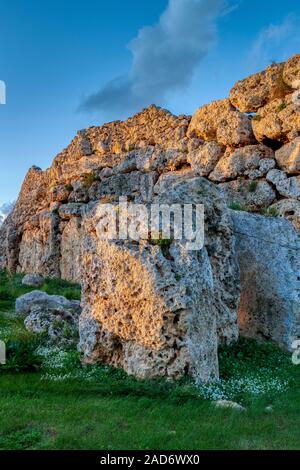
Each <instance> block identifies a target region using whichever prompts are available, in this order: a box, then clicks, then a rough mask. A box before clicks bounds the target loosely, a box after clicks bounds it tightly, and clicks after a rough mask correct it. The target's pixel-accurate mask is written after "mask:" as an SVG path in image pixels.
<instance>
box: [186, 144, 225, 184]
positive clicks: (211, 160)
mask: <svg viewBox="0 0 300 470" xmlns="http://www.w3.org/2000/svg"><path fill="white" fill-rule="evenodd" d="M224 151H225V149H224V147H223V146H222V145H219V144H218V143H217V142H214V141H212V142H205V143H204V144H203V145H201V146H199V147H198V148H196V149H193V150H191V151H190V152H189V154H188V157H187V161H188V163H190V165H191V167H192V169H193V170H194V171H195V173H197V174H198V175H200V176H208V175H209V174H210V173H211V172H212V171H213V169H214V168H215V166H216V164H217V163H218V161H219V160H220V158H221V157H222V156H223V154H224Z"/></svg>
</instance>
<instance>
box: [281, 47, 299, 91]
mask: <svg viewBox="0 0 300 470" xmlns="http://www.w3.org/2000/svg"><path fill="white" fill-rule="evenodd" d="M283 79H284V81H285V83H287V84H288V85H289V86H290V87H292V88H298V87H299V84H300V54H296V55H294V56H293V57H291V58H290V59H289V60H288V61H287V62H286V63H285V65H284V69H283Z"/></svg>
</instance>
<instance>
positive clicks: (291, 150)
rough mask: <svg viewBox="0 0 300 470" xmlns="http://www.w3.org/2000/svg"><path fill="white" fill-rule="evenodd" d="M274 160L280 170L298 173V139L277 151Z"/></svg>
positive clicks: (299, 164) (299, 154) (299, 138)
mask: <svg viewBox="0 0 300 470" xmlns="http://www.w3.org/2000/svg"><path fill="white" fill-rule="evenodd" d="M275 158H276V161H277V163H278V166H279V168H280V169H281V170H284V171H286V172H287V173H300V137H297V138H296V139H294V140H293V141H292V142H290V143H289V144H286V145H284V146H283V147H281V148H280V149H279V150H277V152H275Z"/></svg>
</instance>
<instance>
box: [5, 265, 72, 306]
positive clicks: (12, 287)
mask: <svg viewBox="0 0 300 470" xmlns="http://www.w3.org/2000/svg"><path fill="white" fill-rule="evenodd" d="M22 278H23V275H22V274H14V275H10V274H8V273H7V272H4V271H0V312H6V311H9V310H13V309H14V305H15V301H16V299H17V297H20V296H21V295H24V294H27V293H28V292H31V291H33V290H36V288H33V287H26V286H23V285H22ZM39 290H42V291H44V292H47V294H49V295H54V294H56V295H63V296H64V297H67V299H69V300H77V299H80V286H79V285H77V284H70V283H69V282H66V281H63V280H61V279H46V280H45V284H44V285H43V287H41V288H40V289H39Z"/></svg>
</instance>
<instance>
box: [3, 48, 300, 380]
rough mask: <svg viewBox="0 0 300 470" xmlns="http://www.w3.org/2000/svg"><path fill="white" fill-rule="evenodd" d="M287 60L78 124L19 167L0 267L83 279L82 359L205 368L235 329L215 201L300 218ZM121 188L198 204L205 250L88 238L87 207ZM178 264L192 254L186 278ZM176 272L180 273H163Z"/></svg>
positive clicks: (149, 198) (232, 285) (297, 134)
mask: <svg viewBox="0 0 300 470" xmlns="http://www.w3.org/2000/svg"><path fill="white" fill-rule="evenodd" d="M299 67H300V60H299V56H298V55H297V56H294V57H292V58H291V59H290V60H289V61H287V62H286V63H283V64H274V65H272V66H270V67H269V68H268V69H267V70H266V71H263V72H261V73H258V74H256V75H253V76H251V77H249V78H247V79H245V80H243V81H240V82H238V83H237V84H236V85H235V86H234V87H233V89H232V90H231V92H230V96H229V98H226V99H224V100H219V101H215V102H213V103H211V104H207V105H205V106H202V107H201V108H199V109H198V110H197V111H196V112H195V114H194V116H192V117H190V116H184V115H182V116H178V117H177V116H173V115H172V114H171V113H169V112H168V111H166V110H164V109H160V108H157V107H155V106H150V107H149V108H148V109H145V110H143V111H142V112H141V113H139V114H137V115H135V116H133V117H132V118H130V119H128V120H127V121H125V122H121V121H116V122H112V123H109V124H105V125H103V126H101V127H91V128H89V129H85V130H82V131H79V132H78V134H77V136H76V137H75V138H74V140H73V141H72V142H71V144H70V145H69V146H68V147H67V148H66V149H65V150H63V151H62V152H61V153H60V154H59V155H57V157H56V158H55V159H54V161H53V164H52V166H51V168H49V169H47V170H46V171H42V170H41V169H39V168H36V167H32V168H31V169H30V170H29V172H28V174H27V176H26V178H25V181H24V183H23V186H22V189H21V192H20V196H19V198H18V201H17V204H16V207H15V209H14V211H13V212H12V214H11V215H10V216H9V217H8V218H7V219H6V220H5V222H4V224H3V226H2V228H1V230H0V269H1V268H8V269H10V270H15V271H18V272H25V273H27V272H29V273H40V274H42V275H43V276H50V277H54V276H55V277H63V278H64V279H67V280H70V281H78V282H82V284H83V305H84V310H83V314H82V319H81V349H82V351H83V353H84V355H85V357H86V360H89V361H94V360H95V361H96V360H102V361H104V362H108V363H113V364H116V365H121V366H122V367H124V368H125V369H126V370H128V371H130V372H132V373H135V374H137V375H143V376H145V375H165V374H166V375H169V376H180V375H181V374H183V373H184V371H186V370H187V369H189V370H190V371H192V373H194V374H195V375H197V374H198V375H199V377H202V378H203V379H204V380H205V379H207V378H208V377H209V376H214V375H216V373H217V372H216V371H217V364H216V354H215V352H216V347H217V346H216V345H217V342H218V341H219V342H230V341H232V340H233V339H235V338H236V337H237V335H238V327H237V320H236V319H237V302H238V295H239V280H238V268H237V265H236V261H235V251H234V248H233V246H234V244H233V235H232V223H231V219H230V217H229V215H228V210H227V206H229V207H236V208H240V209H243V210H246V211H251V212H256V213H266V214H268V215H270V214H272V215H276V214H278V215H279V216H281V217H284V218H286V219H287V221H290V222H291V223H292V224H293V226H294V227H295V229H296V230H298V231H299V229H300V208H299V204H300V167H299V139H300V98H299V96H300V91H299V89H300V78H299V77H300V68H299ZM251 113H255V114H251ZM120 196H126V197H127V198H128V201H129V202H132V203H133V202H135V203H144V204H150V203H151V202H159V201H162V202H166V203H168V202H174V201H179V202H180V203H182V202H183V201H187V202H188V203H191V202H194V203H195V202H199V201H200V202H202V203H204V205H205V208H206V240H205V248H204V249H203V250H202V251H201V252H199V253H198V254H197V255H196V254H195V253H183V250H182V249H181V247H180V245H179V244H175V243H174V244H172V246H171V247H170V253H171V252H174V257H173V255H172V256H171V259H167V258H165V256H163V253H162V252H161V250H160V248H159V247H158V246H156V247H154V246H152V245H151V243H149V242H148V243H145V244H144V245H141V246H140V250H137V248H136V246H135V245H134V244H126V243H125V242H124V243H123V245H122V244H121V245H120V244H117V243H111V244H110V245H107V246H104V245H103V243H100V242H99V243H96V240H95V232H94V230H93V228H92V225H93V223H94V222H95V215H94V213H93V210H94V209H93V207H94V206H95V207H97V205H98V204H100V203H111V204H116V203H117V201H118V198H119V197H120ZM262 220H266V226H268V227H270V228H271V226H270V223H271V222H269V219H262ZM285 226H286V227H289V222H287V223H286V225H285ZM287 230H288V229H287ZM293 233H294V232H293ZM287 236H288V235H287ZM272 237H273V234H272V233H270V234H269V238H272ZM295 237H296V235H295ZM263 246H264V247H265V249H267V248H268V247H267V245H263ZM112 254H114V255H115V258H114V259H113V258H112ZM175 254H176V257H175ZM274 255H275V253H274ZM173 258H174V261H172V259H173ZM266 259H268V256H267V255H266ZM183 260H185V261H183ZM283 260H286V258H284V257H283V258H282V261H283ZM287 262H288V261H287ZM183 265H185V266H192V268H191V273H194V277H195V279H197V282H196V283H195V282H194V280H193V275H192V274H191V273H188V272H185V271H187V269H186V268H185V271H184V269H183V267H182V266H183ZM125 266H126V269H127V271H126V272H125V271H124V270H125ZM158 267H159V269H158ZM81 269H82V270H81ZM135 269H136V270H137V272H139V273H140V277H138V279H137V277H136V273H135ZM160 269H161V270H162V272H159V270H160ZM181 270H183V271H184V272H183V274H180V272H181ZM119 273H122V276H121V274H120V275H119ZM126 273H127V275H128V279H131V280H132V281H134V283H136V284H137V285H139V286H140V287H139V291H138V292H136V289H137V288H136V287H135V286H134V283H133V285H132V287H131V289H129V287H128V285H127V281H126ZM162 273H165V278H164V280H163V281H162V280H161V274H162ZM172 273H173V274H172ZM271 274H272V273H271ZM271 274H270V275H271ZM172 276H173V277H172ZM175 276H176V277H178V278H180V279H181V280H180V281H176V283H175V281H174V279H175ZM119 277H122V279H119ZM114 278H115V280H114ZM173 278H174V279H173ZM175 280H176V279H175ZM138 281H139V282H138ZM131 284H132V283H131ZM188 284H190V285H192V286H193V289H192V290H193V291H194V292H195V294H194V292H190V291H189V288H188ZM243 286H244V287H243V289H245V284H243ZM115 289H117V290H116V291H115ZM168 296H169V297H170V296H171V297H172V299H173V300H172V302H173V303H172V304H170V299H169V297H168ZM124 299H126V302H124ZM136 299H139V300H140V302H141V305H142V307H141V308H139V307H138V305H137V300H136ZM174 302H175V303H176V302H177V303H178V308H177V304H176V305H175V304H174ZM158 305H159V306H160V308H158V307H157V306H158ZM179 306H180V307H179ZM258 307H259V305H258ZM178 309H179V314H178ZM209 311H210V312H211V316H209V315H208V312H209ZM285 311H287V310H285ZM114 312H115V314H114ZM196 312H198V313H196ZM259 312H261V310H259ZM276 312H277V311H276V309H275V310H274V316H275V317H276V315H277V313H276ZM259 314H260V313H259ZM261 315H263V313H261ZM269 315H270V316H271V315H272V309H271V307H270V309H269ZM164 317H165V318H164ZM276 318H278V321H279V320H280V318H279V317H278V316H277V317H276ZM154 319H155V320H154ZM173 320H174V321H175V323H174V325H175V326H172V325H173V323H172V321H173ZM281 320H282V317H281ZM282 321H283V320H282ZM190 325H194V326H193V328H194V329H193V328H190ZM201 325H203V328H202V327H201ZM204 325H206V326H205V328H204ZM172 328H173V329H172ZM278 328H279V327H278ZM204 330H205V331H204ZM253 331H254V330H253ZM282 331H283V330H282ZM275 336H276V335H273V337H274V338H275ZM216 338H217V339H216ZM276 340H278V342H280V340H279V339H278V336H276ZM172 342H173V343H172ZM284 342H285V344H287V340H284ZM171 343H172V344H173V346H171ZM200 343H201V344H200ZM280 344H283V341H281V343H280ZM196 345H198V346H196ZM201 348H202V349H201ZM148 353H149V355H147V354H148ZM197 364H198V365H197ZM195 371H196V372H195Z"/></svg>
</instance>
